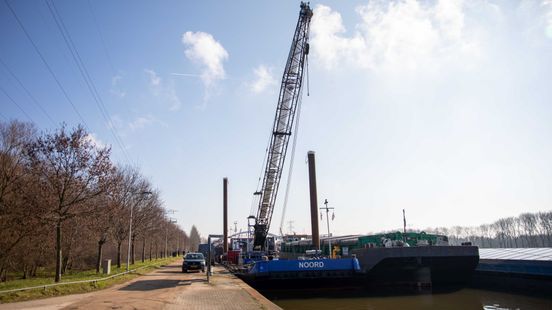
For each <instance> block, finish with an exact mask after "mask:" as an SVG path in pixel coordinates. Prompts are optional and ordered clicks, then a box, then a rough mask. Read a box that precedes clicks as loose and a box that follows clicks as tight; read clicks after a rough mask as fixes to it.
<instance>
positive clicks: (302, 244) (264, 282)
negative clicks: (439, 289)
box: [237, 232, 479, 288]
mask: <svg viewBox="0 0 552 310" xmlns="http://www.w3.org/2000/svg"><path fill="white" fill-rule="evenodd" d="M320 241H321V249H323V250H322V251H321V252H320V253H319V255H321V256H323V257H325V258H320V257H318V258H312V257H306V255H305V253H307V252H309V251H312V250H309V249H312V247H313V246H312V241H311V240H310V239H303V240H296V241H291V242H283V243H282V244H281V245H280V252H279V257H278V259H277V260H272V261H257V262H253V263H252V264H251V265H250V266H249V267H248V268H245V269H243V270H242V271H241V272H239V273H237V275H238V276H240V277H241V278H242V279H244V280H245V281H246V282H248V283H249V284H250V285H252V286H255V287H259V288H266V287H269V286H270V287H282V286H287V287H292V286H293V287H309V288H310V287H313V286H316V287H320V286H332V287H338V286H378V287H381V286H418V287H419V286H423V287H433V286H445V285H446V286H449V285H465V284H467V283H468V282H469V281H470V279H471V276H472V274H473V271H474V270H475V268H476V267H477V265H478V263H479V251H478V248H477V247H476V246H471V245H464V246H450V245H448V239H447V237H446V236H443V235H435V234H426V233H424V232H421V233H414V232H410V233H406V234H403V233H400V232H396V233H388V234H378V235H355V236H343V237H332V238H327V237H326V238H321V240H320ZM329 244H331V247H332V250H331V253H330V251H329V246H328V245H329ZM305 262H307V263H305ZM302 266H311V267H316V268H301V267H302ZM336 266H339V268H337V267H336ZM337 280H339V281H337Z"/></svg>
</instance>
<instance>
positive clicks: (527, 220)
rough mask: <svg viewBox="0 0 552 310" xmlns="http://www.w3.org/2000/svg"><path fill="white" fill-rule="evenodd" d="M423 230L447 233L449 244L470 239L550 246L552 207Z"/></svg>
mask: <svg viewBox="0 0 552 310" xmlns="http://www.w3.org/2000/svg"><path fill="white" fill-rule="evenodd" d="M426 232H431V233H438V234H443V235H447V236H448V237H449V243H450V244H452V245H460V244H462V243H463V242H471V243H472V244H473V245H477V246H479V247H481V248H538V247H552V211H545V212H536V213H522V214H520V215H519V216H515V217H514V216H512V217H506V218H501V219H499V220H497V221H495V222H493V223H491V224H483V225H479V226H475V227H463V226H454V227H451V228H446V227H438V228H428V229H426Z"/></svg>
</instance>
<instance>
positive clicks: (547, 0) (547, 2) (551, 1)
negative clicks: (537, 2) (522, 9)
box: [542, 0, 552, 39]
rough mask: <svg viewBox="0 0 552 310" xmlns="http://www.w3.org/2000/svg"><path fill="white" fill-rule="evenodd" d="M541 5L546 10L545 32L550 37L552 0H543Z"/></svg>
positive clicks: (551, 35)
mask: <svg viewBox="0 0 552 310" xmlns="http://www.w3.org/2000/svg"><path fill="white" fill-rule="evenodd" d="M542 6H543V7H544V9H545V11H546V25H545V27H546V29H545V34H546V36H547V37H548V38H549V39H552V0H543V1H542Z"/></svg>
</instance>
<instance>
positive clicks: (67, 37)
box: [45, 0, 130, 163]
mask: <svg viewBox="0 0 552 310" xmlns="http://www.w3.org/2000/svg"><path fill="white" fill-rule="evenodd" d="M45 2H46V5H47V6H48V10H49V11H50V14H51V15H52V17H53V19H54V21H55V23H56V26H57V28H58V30H59V31H60V33H61V35H62V37H63V40H64V41H65V44H66V46H67V48H68V49H69V51H70V52H71V56H72V57H73V60H74V61H75V64H76V65H77V68H78V69H79V72H80V74H81V76H82V78H83V79H84V82H85V83H86V86H87V88H88V90H89V91H90V94H91V95H92V99H93V100H94V102H95V103H96V106H97V107H98V109H99V110H100V114H101V115H102V117H103V118H104V120H105V121H106V122H108V123H110V124H112V123H113V122H112V120H111V117H110V116H109V111H108V110H107V108H106V106H105V104H104V103H103V100H102V97H101V96H100V94H99V92H98V90H97V88H96V85H95V83H94V80H93V79H92V77H91V76H90V74H89V72H88V69H87V68H86V66H85V64H84V61H83V60H82V58H81V57H80V53H79V51H78V49H77V47H76V45H75V43H74V41H73V39H72V37H71V34H70V33H69V31H68V30H67V27H66V26H65V23H64V22H63V19H62V18H61V15H60V14H59V12H58V10H57V8H56V5H55V3H54V2H53V1H52V2H51V3H50V2H49V1H47V0H45ZM109 130H110V132H111V134H112V135H113V138H114V140H115V142H116V143H117V144H118V145H119V147H120V148H121V151H122V153H123V155H124V157H125V158H126V160H127V162H129V163H130V159H129V156H128V153H127V151H126V147H125V145H124V143H123V141H122V139H121V138H120V137H119V135H118V133H117V132H116V129H115V128H114V127H113V126H109Z"/></svg>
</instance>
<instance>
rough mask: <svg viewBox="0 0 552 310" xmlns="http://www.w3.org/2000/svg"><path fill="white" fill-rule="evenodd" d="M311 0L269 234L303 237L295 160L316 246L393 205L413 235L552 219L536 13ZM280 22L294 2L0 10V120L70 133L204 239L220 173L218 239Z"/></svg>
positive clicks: (551, 34)
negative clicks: (310, 157)
mask: <svg viewBox="0 0 552 310" xmlns="http://www.w3.org/2000/svg"><path fill="white" fill-rule="evenodd" d="M310 5H311V7H312V8H313V9H314V16H313V19H312V22H311V32H310V44H311V49H310V50H311V53H310V55H309V72H308V77H309V82H308V85H309V91H308V96H307V91H305V92H304V93H303V100H302V106H301V115H300V119H299V124H298V125H299V130H298V135H297V147H296V151H295V158H294V162H293V164H294V165H293V170H292V177H291V179H290V180H291V183H290V186H289V188H290V191H289V200H288V203H287V206H286V211H285V217H282V213H283V209H284V208H283V198H284V195H285V188H286V181H287V174H288V171H289V170H288V168H286V173H285V175H284V177H283V178H282V180H283V184H282V185H281V186H280V192H279V198H278V202H277V204H276V206H275V211H274V216H273V220H272V224H271V232H278V231H279V227H280V225H281V223H283V231H284V232H291V231H293V232H296V233H308V232H309V231H310V215H309V212H310V211H309V196H308V167H307V165H306V155H307V152H308V151H309V150H312V151H315V152H316V162H317V167H316V169H317V178H318V180H317V181H318V200H319V203H320V207H323V204H322V203H323V201H324V199H327V200H328V202H329V203H328V206H330V207H334V208H335V211H334V212H335V219H334V220H333V221H331V222H330V228H331V231H332V233H333V234H338V235H344V234H364V233H370V232H379V231H384V230H392V229H397V228H400V227H402V210H403V209H405V210H406V215H407V223H408V224H407V226H408V227H409V228H412V229H424V228H427V227H437V226H438V227H450V226H454V225H462V226H473V225H479V224H483V223H490V222H493V221H494V220H496V219H498V218H501V217H507V216H516V215H519V214H520V213H522V212H536V211H544V210H550V209H552V161H551V158H552V106H551V102H552V87H551V81H552V57H551V55H552V1H550V0H544V1H537V0H535V1H498V0H497V1H491V0H487V1H459V0H458V1H455V0H446V1H445V0H442V1H414V0H404V1H398V0H395V1H366V0H363V1H347V2H345V1H312V2H311V3H310ZM10 8H11V9H10ZM12 10H13V12H12ZM14 13H15V14H14ZM298 13H299V2H298V1H271V2H269V1H263V2H255V3H253V2H248V1H226V2H222V1H168V0H167V1H165V0H164V1H84V0H74V1H73V0H71V1H69V0H53V1H52V0H45V1H38V0H33V1H14V0H11V1H10V0H3V1H1V2H0V60H1V63H0V105H1V109H0V118H1V119H2V121H7V120H10V119H19V120H24V121H32V122H34V123H35V124H36V125H37V127H38V128H39V129H41V130H44V131H49V130H53V129H55V128H57V127H59V124H61V123H62V122H64V123H66V124H68V125H69V126H76V125H77V124H79V123H81V124H84V125H85V127H86V128H87V130H88V131H89V132H90V135H91V138H92V139H94V141H95V142H96V143H97V144H98V145H108V146H111V147H112V153H113V160H114V161H115V162H116V163H117V164H119V165H121V166H124V165H131V166H135V167H137V168H138V169H140V171H141V172H142V173H143V174H144V175H145V176H146V177H148V178H149V179H151V181H152V183H153V184H154V185H155V186H156V187H157V188H158V189H159V191H160V192H161V195H162V196H161V197H162V199H163V201H164V203H165V207H166V208H167V209H168V210H174V214H172V215H171V217H174V218H176V219H177V221H178V224H179V225H180V226H181V227H182V228H183V229H185V230H188V231H189V229H190V228H191V226H192V225H194V224H195V225H196V226H197V227H198V229H199V231H200V233H201V234H202V235H204V236H205V235H207V234H220V233H222V179H223V177H228V179H229V222H230V225H229V226H230V227H231V228H232V229H234V226H235V225H234V222H237V224H236V226H237V230H238V231H239V230H246V227H247V220H246V218H247V216H248V215H249V214H250V212H251V210H253V213H256V205H254V204H252V203H253V195H252V194H253V192H255V191H256V190H257V184H258V180H259V176H260V173H261V170H262V168H263V167H262V164H263V160H264V156H265V149H266V147H267V144H268V139H269V134H270V132H271V128H272V122H273V119H274V113H275V110H276V104H277V99H278V98H277V97H278V91H279V84H280V79H281V76H282V73H283V69H284V65H285V62H286V58H287V54H288V52H289V48H290V44H291V39H292V36H293V32H294V29H295V25H296V23H297V18H298ZM18 21H19V22H18ZM21 26H23V28H24V30H23V28H22V27H21ZM290 150H291V148H290ZM290 158H291V155H288V158H287V159H288V160H287V165H289V163H290ZM290 221H291V225H290ZM320 223H321V225H322V226H321V231H322V232H324V233H325V232H326V231H325V227H326V226H325V224H326V218H325V215H324V217H323V221H321V222H320ZM322 227H324V229H322ZM290 228H291V230H290Z"/></svg>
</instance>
